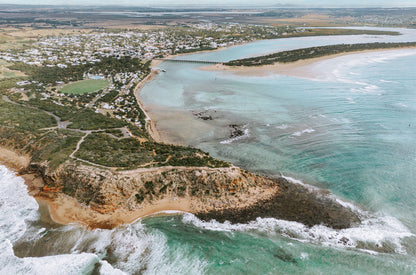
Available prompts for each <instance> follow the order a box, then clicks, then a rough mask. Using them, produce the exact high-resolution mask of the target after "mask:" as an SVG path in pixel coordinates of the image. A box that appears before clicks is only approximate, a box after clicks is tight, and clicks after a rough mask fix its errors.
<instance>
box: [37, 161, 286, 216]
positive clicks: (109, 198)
mask: <svg viewBox="0 0 416 275" xmlns="http://www.w3.org/2000/svg"><path fill="white" fill-rule="evenodd" d="M32 169H36V170H37V171H38V172H39V173H41V174H42V175H43V177H44V180H45V183H46V185H45V187H43V191H44V192H63V193H64V194H66V195H69V196H71V197H73V198H75V199H77V200H78V201H79V202H81V203H84V204H86V205H89V206H90V207H92V208H94V209H95V210H97V211H99V212H102V213H104V212H107V211H112V210H114V209H117V208H125V209H128V210H135V209H137V208H140V207H144V206H145V205H146V204H151V203H153V202H155V201H157V200H161V199H166V198H171V199H175V198H189V199H192V200H193V203H192V208H193V209H192V210H193V212H198V211H205V210H215V209H222V208H224V207H227V206H228V207H229V206H232V205H241V206H242V205H249V204H252V203H254V202H255V201H257V200H258V199H259V198H262V199H264V198H268V197H271V196H272V195H273V194H275V193H276V192H278V189H279V188H278V184H277V181H276V180H273V179H268V178H264V177H260V176H257V175H254V174H251V173H248V172H246V171H244V170H242V169H240V168H238V167H230V168H198V167H159V168H151V169H138V170H133V171H112V170H105V169H100V168H96V167H91V166H85V165H77V164H75V163H72V162H67V163H65V164H64V165H62V166H60V167H59V168H58V169H56V170H55V171H53V172H50V171H48V168H47V166H46V164H43V165H39V166H36V165H35V166H32Z"/></svg>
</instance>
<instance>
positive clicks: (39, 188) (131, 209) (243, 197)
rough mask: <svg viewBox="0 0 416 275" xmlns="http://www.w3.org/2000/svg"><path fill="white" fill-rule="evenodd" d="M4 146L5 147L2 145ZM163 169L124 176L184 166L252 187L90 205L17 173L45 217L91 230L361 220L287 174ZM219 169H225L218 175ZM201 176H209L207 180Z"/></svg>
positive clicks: (33, 175) (35, 176) (344, 224)
mask: <svg viewBox="0 0 416 275" xmlns="http://www.w3.org/2000/svg"><path fill="white" fill-rule="evenodd" d="M0 149H4V148H2V147H0ZM9 151H11V152H13V151H12V150H9ZM20 157H21V156H19V154H17V153H16V152H14V154H13V153H11V155H10V156H9V158H8V162H7V163H6V162H5V161H4V158H3V159H0V161H1V162H0V163H1V164H4V165H6V166H7V167H8V168H9V169H10V168H11V167H12V164H11V163H13V158H14V160H16V159H19V158H20ZM85 167H87V166H85ZM88 169H89V170H88V171H92V170H90V169H97V168H91V167H88ZM161 169H162V170H164V171H141V170H140V171H135V170H131V171H122V172H119V174H120V175H121V176H123V177H124V176H129V175H128V174H131V175H130V176H131V177H134V178H136V177H137V176H138V175H140V174H142V173H150V174H149V175H150V176H152V175H156V174H158V173H159V174H162V175H163V173H166V172H168V173H172V174H174V175H175V176H176V175H178V172H181V171H182V170H184V171H188V172H191V173H192V174H199V175H201V174H207V173H211V175H212V174H215V175H214V177H216V178H217V177H221V175H223V178H220V179H218V178H217V181H214V182H211V184H220V185H222V182H223V181H224V180H230V181H231V188H232V189H233V190H237V189H235V188H237V187H236V186H237V184H238V182H240V181H246V182H247V183H246V184H247V185H246V186H245V187H242V189H241V190H240V191H239V192H238V193H231V194H225V195H224V196H221V197H220V198H218V197H215V196H194V195H190V193H188V192H186V193H185V195H178V194H177V193H176V192H174V191H173V190H172V191H168V192H167V193H166V194H165V195H164V196H161V197H158V198H157V199H155V200H149V201H145V202H144V203H139V204H133V205H130V203H127V204H123V205H117V204H111V203H104V204H96V203H95V202H94V201H92V202H90V203H88V205H86V204H84V203H80V202H79V201H78V200H77V199H76V198H74V197H72V196H69V195H67V194H64V193H63V192H61V189H62V186H61V185H60V184H59V183H58V186H57V187H55V186H54V185H52V186H50V185H48V184H46V182H48V181H47V179H43V177H42V176H40V175H39V173H38V172H30V171H29V170H28V169H27V167H26V168H22V169H21V170H20V171H17V173H18V176H20V177H22V178H23V179H24V180H25V184H26V186H27V188H28V194H29V195H31V196H32V197H34V198H35V199H36V201H37V202H38V205H39V209H38V211H39V213H40V214H41V219H43V220H46V221H48V222H49V223H56V224H61V225H65V224H76V225H80V226H85V227H86V228H88V229H97V228H100V229H113V228H116V227H118V226H122V225H125V224H131V223H133V222H135V221H137V220H140V219H143V218H146V217H152V216H155V215H162V216H166V215H178V214H183V213H191V214H193V215H195V216H196V217H197V218H199V219H201V220H203V221H210V220H212V219H214V220H217V221H219V222H225V221H229V222H231V223H241V224H244V223H248V222H250V221H252V220H255V219H256V218H258V217H261V218H276V219H283V220H288V221H296V222H300V223H302V224H305V225H306V226H310V227H311V226H314V225H317V224H324V225H326V226H328V227H331V228H334V229H343V228H348V227H351V226H355V225H357V224H359V223H360V217H359V216H358V215H357V213H355V212H353V211H351V209H349V208H347V207H344V206H342V204H339V203H338V202H336V201H335V200H333V199H331V198H330V197H325V196H322V194H323V193H322V192H321V190H318V191H311V190H309V189H308V188H307V187H305V186H302V185H299V184H296V183H294V182H291V181H288V180H287V179H284V178H282V177H279V178H275V179H272V178H268V177H261V176H257V175H254V174H251V173H248V172H244V171H242V170H241V169H239V168H237V167H234V166H233V167H229V168H218V169H216V168H203V167H202V168H201V167H199V168H196V167H182V168H181V167H162V168H161ZM13 171H16V170H13ZM94 171H95V170H94ZM182 172H183V171H182ZM218 172H221V173H219V174H218ZM154 173H156V174H154ZM88 175H90V174H88ZM224 176H225V178H224ZM46 177H48V176H46ZM202 179H205V180H208V178H202ZM180 180H181V181H182V180H186V181H200V180H201V179H198V178H192V177H191V178H182V179H180ZM116 184H117V181H116ZM220 188H221V189H222V188H224V187H220ZM222 192H224V189H223V191H222ZM126 198H127V197H126ZM128 201H129V200H128ZM128 201H126V202H128ZM46 206H47V207H46Z"/></svg>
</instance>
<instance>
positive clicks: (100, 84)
mask: <svg viewBox="0 0 416 275" xmlns="http://www.w3.org/2000/svg"><path fill="white" fill-rule="evenodd" d="M107 86H108V81H107V80H105V79H100V80H95V79H88V80H82V81H78V82H74V83H71V84H67V85H65V86H64V87H63V88H62V90H61V91H62V92H63V93H65V94H88V93H93V92H96V91H98V90H100V89H104V88H105V87H107Z"/></svg>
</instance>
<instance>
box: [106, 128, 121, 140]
mask: <svg viewBox="0 0 416 275" xmlns="http://www.w3.org/2000/svg"><path fill="white" fill-rule="evenodd" d="M105 132H106V133H108V134H111V135H113V136H115V137H118V138H122V137H124V134H123V132H122V131H121V130H120V129H108V130H105Z"/></svg>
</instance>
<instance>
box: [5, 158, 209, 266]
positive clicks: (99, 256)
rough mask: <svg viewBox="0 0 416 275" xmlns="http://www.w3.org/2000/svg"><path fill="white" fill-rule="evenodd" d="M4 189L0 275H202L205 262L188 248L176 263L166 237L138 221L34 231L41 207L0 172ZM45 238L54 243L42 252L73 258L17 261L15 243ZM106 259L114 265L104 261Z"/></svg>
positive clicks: (10, 175) (18, 183)
mask: <svg viewBox="0 0 416 275" xmlns="http://www.w3.org/2000/svg"><path fill="white" fill-rule="evenodd" d="M0 187H1V188H0V274H90V273H91V272H92V271H93V269H94V268H95V266H96V265H97V264H99V270H100V273H101V274H133V273H136V272H138V271H139V270H142V271H143V274H203V273H204V270H205V268H206V262H205V261H204V260H202V259H200V258H198V257H197V256H193V254H192V252H191V251H187V250H186V249H185V248H181V249H178V250H177V251H175V252H174V255H173V257H172V255H170V252H169V246H168V243H167V239H166V237H165V236H164V235H163V234H162V233H160V232H158V231H156V232H153V231H152V232H149V230H147V229H146V227H145V226H144V225H143V224H142V223H141V222H140V221H138V222H135V223H134V224H131V225H127V226H125V227H122V228H116V229H113V230H104V229H96V230H86V229H84V228H83V227H78V226H73V225H66V226H61V227H58V228H52V229H48V230H46V229H45V228H43V227H36V226H32V227H31V221H36V220H37V219H38V218H39V214H38V211H37V209H38V205H37V203H36V201H35V200H34V199H33V198H32V197H31V196H29V195H28V193H27V189H26V186H25V184H24V181H23V179H22V178H20V177H17V176H16V175H15V174H14V173H13V172H11V171H9V170H7V169H6V168H5V167H4V166H0ZM169 212H172V211H169ZM48 231H49V233H48ZM45 234H49V238H51V241H50V242H49V243H48V247H42V248H41V249H46V250H51V251H53V250H54V249H55V248H56V249H57V250H58V251H62V249H61V248H64V249H63V251H65V250H67V251H68V252H69V253H68V254H61V255H55V256H44V257H24V258H19V257H16V256H15V255H14V251H13V244H14V243H15V242H16V241H19V242H22V241H23V242H27V243H33V244H35V245H37V244H36V243H37V242H38V241H41V239H42V238H43V237H45ZM52 240H53V241H52ZM108 253H111V254H112V259H115V262H112V263H111V264H110V263H108V262H107V261H105V260H103V258H104V257H106V255H108Z"/></svg>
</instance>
